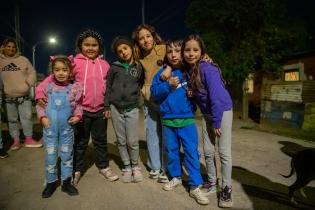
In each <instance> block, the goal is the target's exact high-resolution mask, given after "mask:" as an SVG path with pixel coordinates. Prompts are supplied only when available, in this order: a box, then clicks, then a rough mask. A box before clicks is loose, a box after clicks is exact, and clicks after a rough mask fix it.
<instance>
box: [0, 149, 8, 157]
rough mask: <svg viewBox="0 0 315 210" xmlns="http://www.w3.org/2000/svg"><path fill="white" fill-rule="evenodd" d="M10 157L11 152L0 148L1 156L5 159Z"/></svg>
mask: <svg viewBox="0 0 315 210" xmlns="http://www.w3.org/2000/svg"><path fill="white" fill-rule="evenodd" d="M7 157H9V154H8V153H7V151H5V150H4V149H0V158H2V159H4V158H7Z"/></svg>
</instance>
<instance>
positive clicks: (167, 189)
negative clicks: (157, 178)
mask: <svg viewBox="0 0 315 210" xmlns="http://www.w3.org/2000/svg"><path fill="white" fill-rule="evenodd" d="M174 189H175V187H173V188H168V187H163V190H165V191H172V190H174Z"/></svg>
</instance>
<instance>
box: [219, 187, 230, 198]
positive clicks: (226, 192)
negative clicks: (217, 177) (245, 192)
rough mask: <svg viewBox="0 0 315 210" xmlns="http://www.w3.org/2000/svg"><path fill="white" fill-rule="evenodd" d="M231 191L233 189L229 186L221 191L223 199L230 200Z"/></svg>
mask: <svg viewBox="0 0 315 210" xmlns="http://www.w3.org/2000/svg"><path fill="white" fill-rule="evenodd" d="M231 191H232V189H231V188H230V187H228V186H225V188H224V189H223V190H222V192H221V198H222V200H228V199H230V198H231Z"/></svg>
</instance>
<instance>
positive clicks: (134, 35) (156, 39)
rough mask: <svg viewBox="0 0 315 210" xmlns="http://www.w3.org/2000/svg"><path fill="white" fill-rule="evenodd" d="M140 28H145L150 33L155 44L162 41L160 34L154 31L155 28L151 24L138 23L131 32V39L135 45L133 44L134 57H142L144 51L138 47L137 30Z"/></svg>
mask: <svg viewBox="0 0 315 210" xmlns="http://www.w3.org/2000/svg"><path fill="white" fill-rule="evenodd" d="M142 29H146V30H148V31H149V32H150V33H151V35H152V37H153V40H154V42H155V44H162V43H163V40H162V38H161V36H160V35H159V34H158V33H157V32H156V30H155V28H154V27H153V26H150V25H147V24H141V25H139V26H138V27H137V28H135V30H134V31H133V32H132V39H133V40H134V42H135V45H134V49H135V50H134V53H135V57H137V58H140V59H141V58H143V57H144V51H143V49H141V48H140V47H139V32H140V31H141V30H142Z"/></svg>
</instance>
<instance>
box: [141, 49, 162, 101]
mask: <svg viewBox="0 0 315 210" xmlns="http://www.w3.org/2000/svg"><path fill="white" fill-rule="evenodd" d="M165 53H166V46H165V45H164V44H161V45H155V46H154V48H153V49H152V50H151V52H150V53H149V54H148V55H146V56H145V57H144V58H143V59H140V63H141V65H142V66H143V68H144V73H145V81H144V85H143V88H142V90H141V92H142V95H143V97H144V98H145V99H146V100H148V101H149V100H150V87H151V83H152V80H153V77H154V75H155V74H156V72H158V70H159V69H161V67H162V65H163V60H164V57H165Z"/></svg>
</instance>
